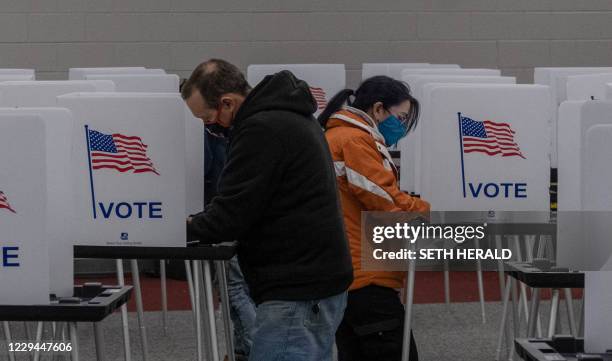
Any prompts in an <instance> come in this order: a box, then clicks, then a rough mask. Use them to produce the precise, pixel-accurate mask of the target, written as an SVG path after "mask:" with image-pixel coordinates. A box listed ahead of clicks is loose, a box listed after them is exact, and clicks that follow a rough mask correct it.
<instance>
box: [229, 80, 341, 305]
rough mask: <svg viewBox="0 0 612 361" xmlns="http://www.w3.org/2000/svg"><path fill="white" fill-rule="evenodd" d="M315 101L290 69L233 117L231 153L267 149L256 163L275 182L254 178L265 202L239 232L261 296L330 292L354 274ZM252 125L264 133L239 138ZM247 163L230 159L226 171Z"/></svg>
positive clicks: (243, 261) (254, 291)
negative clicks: (258, 135)
mask: <svg viewBox="0 0 612 361" xmlns="http://www.w3.org/2000/svg"><path fill="white" fill-rule="evenodd" d="M314 109H315V104H314V100H312V96H311V95H310V92H309V90H308V86H307V85H306V83H304V82H302V81H298V80H297V79H296V78H295V77H294V76H293V75H292V74H291V73H289V72H286V71H285V72H281V73H278V74H276V75H274V76H270V77H268V78H266V79H265V80H263V81H262V82H261V83H260V85H259V86H257V87H256V88H255V89H253V90H252V91H251V93H250V94H249V96H248V97H247V98H246V99H245V101H244V103H243V105H242V107H241V108H240V111H239V112H238V114H236V119H235V120H234V124H233V129H232V131H231V138H230V145H229V154H230V159H232V157H231V154H232V152H234V153H239V154H242V153H243V152H266V154H267V157H269V158H268V159H266V158H263V161H264V162H263V163H262V164H259V165H255V166H256V167H257V168H259V172H261V173H262V174H269V178H268V179H269V180H270V182H265V183H263V182H259V180H258V179H253V180H252V182H254V184H256V185H257V186H261V187H262V188H265V189H261V193H265V194H266V195H267V197H266V199H265V200H266V203H265V204H257V209H258V211H257V212H258V213H257V214H253V215H251V217H252V218H253V221H252V223H251V227H250V229H249V230H248V231H245V232H244V234H243V235H242V238H238V239H239V241H240V242H239V248H238V255H239V259H240V265H241V267H242V269H243V272H244V274H245V277H246V279H247V283H248V284H249V287H250V289H251V295H252V297H253V299H254V300H255V302H257V303H260V302H262V301H266V300H273V299H283V300H308V299H316V298H320V297H326V296H330V295H333V294H337V293H339V292H342V291H344V290H346V288H347V287H348V285H349V284H350V283H351V280H352V268H351V259H350V255H349V253H348V246H347V241H346V235H345V233H344V229H343V227H342V214H341V211H340V205H339V201H338V196H337V190H336V175H335V172H334V167H333V163H332V159H331V155H330V153H329V147H328V145H327V142H326V140H325V136H324V134H323V131H322V130H321V127H320V125H319V123H318V122H317V121H316V120H315V119H314V118H313V117H312V113H313V111H314ZM251 133H253V134H260V135H261V138H260V139H258V137H254V139H252V141H250V142H249V143H248V145H246V144H243V143H242V142H239V141H236V140H237V139H241V138H242V137H243V136H245V135H248V134H251ZM264 149H265V150H264ZM243 166H244V164H242V162H241V161H240V160H237V161H236V160H234V161H232V160H230V162H229V163H228V164H227V168H228V169H227V170H226V172H228V173H230V174H231V173H232V168H234V167H235V168H237V169H239V168H242V167H243ZM238 177H240V178H242V175H240V174H239V175H238ZM229 181H230V182H231V179H230V180H229ZM220 187H221V188H220V193H221V194H223V191H224V188H223V184H221V185H220ZM254 201H256V200H254ZM257 202H259V201H257ZM243 206H244V207H248V205H246V204H245V205H243ZM236 227H239V225H236Z"/></svg>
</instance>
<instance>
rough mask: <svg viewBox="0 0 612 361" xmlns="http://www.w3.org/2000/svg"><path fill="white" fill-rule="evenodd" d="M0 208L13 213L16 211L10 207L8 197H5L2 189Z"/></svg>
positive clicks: (0, 192)
mask: <svg viewBox="0 0 612 361" xmlns="http://www.w3.org/2000/svg"><path fill="white" fill-rule="evenodd" d="M0 209H8V210H9V211H11V212H13V213H17V212H15V210H14V209H13V208H12V207H11V205H10V204H9V202H8V199H7V198H6V195H5V194H4V192H2V191H0Z"/></svg>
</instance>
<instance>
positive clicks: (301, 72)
mask: <svg viewBox="0 0 612 361" xmlns="http://www.w3.org/2000/svg"><path fill="white" fill-rule="evenodd" d="M282 70H289V71H290V72H292V73H293V74H294V75H295V76H296V77H297V78H299V79H302V80H304V81H305V82H306V83H308V85H309V86H310V90H311V92H312V95H313V96H314V97H315V99H316V101H317V109H318V110H317V112H316V113H315V115H317V114H319V113H320V112H321V111H323V109H325V107H326V106H327V102H328V101H329V100H330V99H331V98H332V97H333V96H334V95H336V93H338V92H339V91H340V90H342V89H344V88H345V87H346V70H345V69H344V64H256V65H249V67H248V69H247V80H248V82H249V84H250V85H251V86H252V87H255V86H256V85H257V84H258V83H259V82H260V81H262V80H263V78H264V77H265V76H266V75H270V74H274V73H278V72H279V71H282Z"/></svg>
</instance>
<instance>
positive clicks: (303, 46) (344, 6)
mask: <svg viewBox="0 0 612 361" xmlns="http://www.w3.org/2000/svg"><path fill="white" fill-rule="evenodd" d="M209 57H221V58H225V59H228V60H230V61H232V62H234V63H236V64H238V65H239V66H240V67H241V68H243V69H246V66H247V65H248V64H253V63H344V64H346V66H347V69H348V79H349V85H355V84H356V83H357V82H358V81H359V80H360V77H361V75H360V74H361V73H360V68H361V64H362V63H364V62H438V63H458V64H460V65H462V66H464V67H498V68H501V69H502V70H503V73H504V75H514V76H517V77H518V78H519V81H521V82H530V81H532V77H533V66H580V65H583V66H596V65H610V64H612V1H610V0H588V1H587V0H0V67H33V68H36V69H37V70H38V71H39V73H38V74H39V78H40V79H57V78H65V77H66V72H67V69H68V68H69V67H74V66H129V65H144V66H147V67H161V68H165V69H167V70H168V71H170V72H176V73H179V74H180V75H183V76H186V75H188V74H189V73H190V71H191V70H192V69H193V67H194V66H195V65H196V64H197V63H199V62H200V61H201V60H203V59H206V58H209Z"/></svg>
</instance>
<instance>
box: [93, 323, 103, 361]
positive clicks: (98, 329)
mask: <svg viewBox="0 0 612 361" xmlns="http://www.w3.org/2000/svg"><path fill="white" fill-rule="evenodd" d="M93 328H94V341H95V344H96V358H97V360H98V361H104V360H105V357H104V334H103V332H102V325H101V323H100V322H94V323H93Z"/></svg>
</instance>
